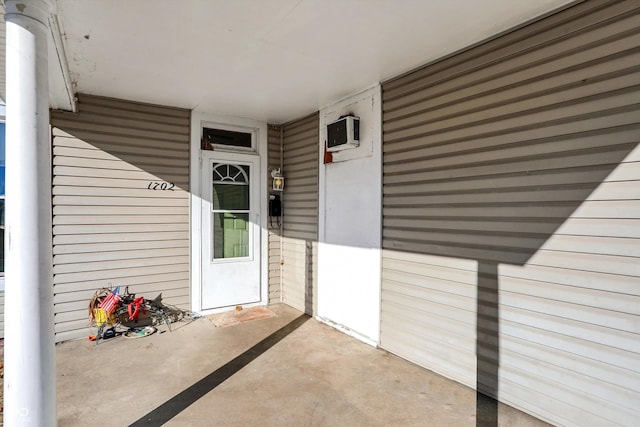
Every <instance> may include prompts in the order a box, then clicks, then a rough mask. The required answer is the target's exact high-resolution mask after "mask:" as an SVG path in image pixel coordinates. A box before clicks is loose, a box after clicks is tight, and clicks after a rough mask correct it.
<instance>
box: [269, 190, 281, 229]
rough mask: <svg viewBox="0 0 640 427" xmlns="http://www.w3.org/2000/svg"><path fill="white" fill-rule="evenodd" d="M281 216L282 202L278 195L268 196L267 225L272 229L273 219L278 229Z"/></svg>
mask: <svg viewBox="0 0 640 427" xmlns="http://www.w3.org/2000/svg"><path fill="white" fill-rule="evenodd" d="M281 216H282V202H281V201H280V195H279V194H270V195H269V225H270V226H271V227H273V219H274V218H275V219H276V225H277V226H278V227H280V217H281Z"/></svg>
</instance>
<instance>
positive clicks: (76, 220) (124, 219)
mask: <svg viewBox="0 0 640 427" xmlns="http://www.w3.org/2000/svg"><path fill="white" fill-rule="evenodd" d="M188 221H189V216H188V215H149V216H147V215H65V216H57V217H56V218H55V220H54V222H53V223H54V225H65V224H83V225H84V224H146V223H150V224H176V223H184V222H188Z"/></svg>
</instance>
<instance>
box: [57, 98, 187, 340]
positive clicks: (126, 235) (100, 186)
mask: <svg viewBox="0 0 640 427" xmlns="http://www.w3.org/2000/svg"><path fill="white" fill-rule="evenodd" d="M78 107H79V112H78V113H77V114H73V113H64V112H56V111H54V112H52V114H51V125H52V133H53V245H54V246H53V253H54V259H53V271H54V294H55V295H54V304H55V322H56V325H55V331H56V341H64V340H67V339H72V338H78V337H82V336H85V335H87V333H88V331H87V325H88V318H87V315H88V313H87V305H88V302H89V299H90V298H91V296H92V295H93V293H94V292H95V290H96V289H99V288H101V287H105V286H108V285H113V286H115V285H118V284H120V285H121V286H123V287H124V286H130V289H131V291H132V292H135V293H137V294H141V295H143V296H145V297H147V298H155V297H157V296H158V295H159V294H162V299H163V301H164V302H166V303H169V304H174V305H177V306H179V307H182V308H187V309H188V308H189V117H190V113H189V111H187V110H181V109H174V108H167V107H160V106H153V105H147V104H138V103H133V102H128V101H120V100H114V99H107V98H100V97H94V96H87V95H81V96H80V97H79V102H78ZM150 182H158V183H160V182H167V183H172V184H173V191H162V190H155V191H154V190H150V189H149V188H148V186H149V183H150ZM168 185H170V184H168ZM122 290H124V289H122Z"/></svg>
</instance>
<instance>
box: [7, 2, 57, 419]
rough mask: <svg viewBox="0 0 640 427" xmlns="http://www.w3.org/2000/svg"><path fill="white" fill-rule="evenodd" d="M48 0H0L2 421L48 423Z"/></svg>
mask: <svg viewBox="0 0 640 427" xmlns="http://www.w3.org/2000/svg"><path fill="white" fill-rule="evenodd" d="M52 12H53V3H52V1H51V0H6V16H5V19H6V23H7V24H6V32H7V33H6V40H7V49H6V51H7V62H6V72H7V75H6V87H7V100H6V101H7V115H6V132H7V138H6V230H5V231H6V236H5V241H6V243H5V254H6V263H5V265H6V272H5V314H4V316H5V376H4V422H5V425H8V426H55V425H56V398H55V345H54V327H53V321H54V319H53V271H52V238H51V234H52V233H51V148H50V142H49V140H50V138H49V94H48V66H47V34H48V32H49V30H48V20H49V16H50V15H51V13H52Z"/></svg>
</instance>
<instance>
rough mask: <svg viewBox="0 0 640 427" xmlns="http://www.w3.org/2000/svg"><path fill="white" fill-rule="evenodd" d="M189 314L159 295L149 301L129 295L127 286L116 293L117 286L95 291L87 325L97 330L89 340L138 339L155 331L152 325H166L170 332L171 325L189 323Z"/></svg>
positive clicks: (118, 287)
mask: <svg viewBox="0 0 640 427" xmlns="http://www.w3.org/2000/svg"><path fill="white" fill-rule="evenodd" d="M194 318H195V316H194V314H193V313H192V312H189V311H186V310H183V309H181V308H178V307H176V306H173V305H169V304H165V303H163V302H162V294H159V295H158V296H157V297H156V298H154V299H153V300H149V299H146V298H144V297H143V296H137V295H136V294H135V293H131V292H129V287H128V286H127V287H126V288H125V289H124V292H123V293H120V285H118V286H116V287H115V288H111V287H107V288H101V289H98V290H97V291H96V292H95V294H94V295H93V297H92V298H91V301H90V302H89V322H90V326H91V327H92V328H93V327H96V328H98V332H97V334H95V335H89V340H90V341H95V342H96V344H97V343H98V341H99V340H105V339H109V338H114V337H117V336H124V337H125V338H141V337H146V336H148V335H151V334H153V333H154V332H156V331H157V328H156V326H159V325H162V324H164V325H166V327H167V330H169V331H171V323H174V322H178V321H190V320H193V319H194Z"/></svg>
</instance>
